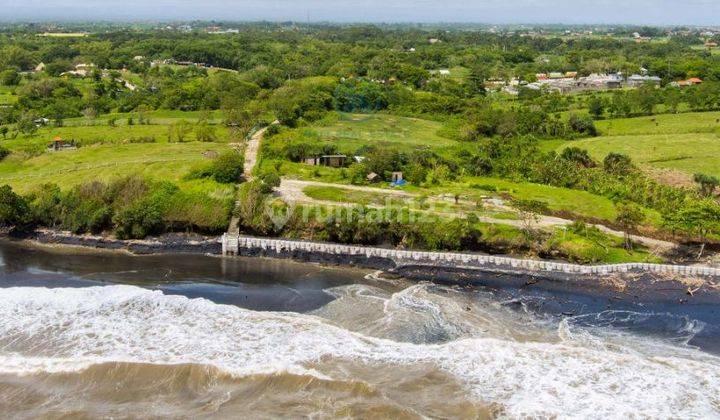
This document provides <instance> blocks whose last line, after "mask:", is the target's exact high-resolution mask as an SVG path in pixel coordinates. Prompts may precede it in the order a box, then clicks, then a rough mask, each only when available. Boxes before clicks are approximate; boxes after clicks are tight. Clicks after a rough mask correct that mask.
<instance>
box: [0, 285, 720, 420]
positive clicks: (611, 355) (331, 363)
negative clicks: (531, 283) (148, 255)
mask: <svg viewBox="0 0 720 420" xmlns="http://www.w3.org/2000/svg"><path fill="white" fill-rule="evenodd" d="M330 292H331V293H333V294H335V295H336V297H337V299H336V300H335V301H333V302H331V303H330V304H328V305H327V306H326V307H324V308H322V309H321V310H319V311H316V313H314V314H312V315H304V314H296V313H279V312H256V311H251V310H246V309H241V308H238V307H234V306H226V305H218V304H215V303H212V302H210V301H208V300H205V299H188V298H185V297H181V296H168V295H164V294H162V293H161V292H158V291H150V290H146V289H142V288H138V287H134V286H105V287H90V288H77V289H46V288H10V289H3V290H2V292H1V294H0V391H5V392H0V394H2V395H3V396H2V397H0V407H3V408H4V409H5V410H13V407H21V406H25V407H37V404H35V402H37V401H39V400H43V399H51V400H53V401H56V402H57V401H59V400H63V401H68V400H70V401H71V402H72V401H73V399H72V398H70V397H69V396H72V395H75V394H76V393H77V392H78V391H77V389H79V388H81V389H83V390H84V391H83V392H81V393H80V394H79V395H84V396H86V397H87V398H85V399H84V400H83V401H76V400H75V401H74V403H68V404H69V405H68V406H66V408H65V411H64V412H65V413H68V412H74V411H73V410H81V409H86V408H87V407H86V406H83V404H85V405H87V404H90V402H89V401H93V399H92V398H91V396H90V395H89V394H88V393H89V392H90V391H88V389H89V388H91V387H90V386H89V385H90V384H92V385H93V387H92V388H93V389H95V391H92V392H100V391H97V390H98V389H99V390H103V389H105V390H106V393H105V394H104V395H105V397H104V399H103V404H99V406H110V407H123V408H124V409H130V410H132V409H136V410H143V407H145V406H144V405H143V404H145V403H146V404H147V407H154V410H156V411H138V414H140V415H172V414H173V413H174V412H173V411H172V409H171V408H165V409H164V410H167V411H157V410H159V409H158V408H157V407H158V406H161V407H168V405H167V404H162V398H163V395H165V394H163V391H162V390H163V389H164V388H163V386H165V387H166V388H168V389H171V390H174V391H173V392H175V394H172V393H171V394H172V395H174V396H175V397H174V398H176V399H181V398H177V395H184V396H185V397H184V398H182V400H183V401H182V403H180V402H178V405H177V406H178V407H183V408H182V409H184V410H187V409H188V404H189V405H191V406H192V407H191V408H192V409H193V410H196V411H190V412H191V413H193V412H194V413H196V414H198V415H202V414H203V413H218V412H222V410H224V409H230V408H232V407H244V408H246V409H247V408H253V407H254V408H257V409H267V410H269V412H272V410H285V411H282V412H285V413H291V414H297V415H313V414H325V415H333V416H336V415H346V416H347V415H350V416H352V415H355V414H358V413H360V412H362V413H364V414H365V415H368V414H369V413H374V414H376V415H378V414H381V413H382V415H387V416H391V415H397V416H403V415H405V416H416V415H419V414H420V413H427V412H430V413H432V412H433V410H439V411H437V412H438V413H442V412H443V411H444V410H450V407H451V406H453V407H455V408H454V409H457V410H461V411H460V412H456V414H457V415H461V416H465V415H474V416H480V417H495V416H501V417H513V418H514V417H518V416H543V417H544V416H558V417H582V418H601V417H602V418H620V417H628V416H633V415H638V414H639V413H642V415H643V416H648V417H680V416H682V417H705V418H707V417H717V416H720V360H719V359H718V358H716V357H714V356H711V355H707V354H705V353H702V352H700V351H698V350H695V349H692V348H688V347H684V346H682V345H670V344H662V346H659V345H658V346H656V345H641V343H655V342H656V341H654V340H655V339H653V338H643V337H637V336H633V335H631V334H625V335H622V334H620V335H618V334H607V335H603V334H601V333H598V331H605V329H603V327H602V326H598V323H591V322H590V321H587V320H583V319H577V320H574V321H568V322H565V321H563V322H561V323H560V325H559V326H558V325H557V324H556V325H555V327H554V328H549V326H548V324H547V322H545V321H543V320H539V321H533V320H530V319H529V318H528V317H527V315H523V314H522V313H518V312H517V311H512V310H511V309H508V308H507V307H506V306H504V305H502V304H493V303H491V302H490V301H489V300H483V299H482V296H474V297H473V298H461V297H459V295H457V294H454V293H455V292H453V291H452V289H449V288H435V287H434V286H430V285H414V286H411V287H409V288H407V289H405V290H402V291H400V292H397V293H387V292H384V291H382V290H380V289H376V288H373V287H370V286H358V285H355V286H346V287H343V288H338V289H332V290H330ZM463 299H465V300H463ZM603 316H606V317H609V315H603ZM617 316H618V314H615V318H614V319H616V320H617V319H618V318H617ZM608 319H609V318H608ZM615 322H617V321H615ZM521 326H524V327H523V328H520V327H521ZM682 328H686V329H692V328H697V326H695V327H693V326H692V325H690V326H683V327H682ZM515 330H518V331H520V332H516V331H515ZM688 331H689V330H688ZM588 337H592V340H588ZM598 340H600V341H601V342H603V345H597V342H598ZM663 343H664V342H663ZM123 378H124V379H123ZM120 379H123V380H124V381H125V382H126V383H128V384H130V385H128V386H129V387H130V388H135V389H137V390H143V389H145V391H144V392H140V391H138V392H135V393H131V394H132V395H129V396H128V395H125V397H124V399H122V401H120V402H119V401H117V399H118V398H119V397H111V396H109V395H112V392H111V391H112V388H113V387H112V384H113V383H118V382H119V383H123V380H120ZM30 383H34V384H36V386H31V385H30ZM38 383H40V384H42V386H40V385H37V384H38ZM53 384H54V385H53ZM73 384H75V385H73ZM82 384H84V385H82ZM51 385H52V386H51ZM48 388H52V392H50V391H47V389H48ZM43 390H44V391H43ZM152 390H156V391H157V392H156V391H152ZM258 390H263V391H262V392H260V391H258ZM299 390H302V392H299ZM168 392H169V391H168ZM178 392H179V393H180V394H177V393H178ZM263 393H265V394H267V395H270V394H273V393H274V394H273V395H275V396H274V397H273V398H274V399H280V398H281V397H282V396H284V399H282V401H280V400H277V401H276V400H274V399H273V398H271V399H270V400H272V401H271V402H272V404H270V403H268V402H266V403H261V402H260V399H258V397H257V396H258V395H262V394H263ZM150 395H153V396H154V397H153V398H158V399H160V401H158V400H152V399H151V397H150ZM267 395H266V396H267ZM58 396H60V397H58ZM97 398H100V397H97ZM149 399H150V400H149ZM293 399H294V400H295V401H294V403H293V404H295V405H293V404H291V402H292V401H293ZM433 399H434V400H435V401H434V402H428V401H430V400H433ZM109 400H110V402H111V403H109V402H108V401H109ZM138 401H141V402H142V403H139V402H138ZM329 401H335V403H330V402H329ZM368 401H374V403H370V402H368ZM131 402H134V403H132V404H131ZM253 404H255V405H253ZM262 404H269V406H268V407H264V406H262ZM297 404H299V405H297ZM44 406H46V407H54V406H53V404H49V403H48V402H47V401H45V402H44ZM263 407H264V408H263ZM291 407H301V408H303V407H304V409H303V411H296V410H300V408H297V409H295V408H291ZM293 410H295V411H293ZM358 410H359V411H358ZM463 410H464V411H463ZM6 412H8V411H6ZM10 412H12V411H10ZM282 412H281V411H277V413H278V414H280V413H282ZM445 412H447V411H445ZM29 413H30V414H31V415H33V414H40V413H36V412H32V411H31V412H29ZM148 413H149V414H148ZM45 414H47V413H45ZM94 414H102V415H107V414H108V413H107V412H101V411H98V412H94Z"/></svg>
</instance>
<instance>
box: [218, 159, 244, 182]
mask: <svg viewBox="0 0 720 420" xmlns="http://www.w3.org/2000/svg"><path fill="white" fill-rule="evenodd" d="M244 163H245V159H244V157H243V155H241V154H240V153H238V152H236V151H230V152H226V153H223V154H221V155H220V156H218V157H217V158H216V159H215V161H213V163H212V166H211V168H210V172H211V174H212V177H213V179H214V180H215V181H217V182H220V183H227V184H229V183H235V182H238V181H239V180H240V177H241V176H242V174H243V164H244Z"/></svg>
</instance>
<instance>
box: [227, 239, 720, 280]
mask: <svg viewBox="0 0 720 420" xmlns="http://www.w3.org/2000/svg"><path fill="white" fill-rule="evenodd" d="M220 242H221V243H222V252H223V255H238V254H239V253H240V250H241V249H260V250H264V251H274V252H277V253H280V252H293V251H303V252H311V253H320V254H329V255H349V256H364V257H366V258H385V259H389V260H392V261H394V262H395V264H397V265H398V266H402V265H413V264H419V265H435V266H438V265H439V266H451V267H472V268H488V267H493V266H494V267H496V268H501V269H516V270H528V271H551V272H559V273H568V274H587V275H592V274H597V275H607V274H614V273H627V272H629V271H644V272H650V273H660V274H674V275H684V276H720V269H719V268H713V267H704V266H687V265H671V264H649V263H624V264H607V265H580V264H568V263H560V262H553V261H542V260H528V259H521V258H510V257H498V256H492V255H479V254H466V253H459V252H428V251H410V250H397V249H387V248H377V247H367V246H357V245H343V244H332V243H323V242H308V241H298V240H289V239H273V238H258V237H251V236H242V235H240V236H236V235H228V234H227V233H226V234H224V235H223V236H222V237H221V238H220Z"/></svg>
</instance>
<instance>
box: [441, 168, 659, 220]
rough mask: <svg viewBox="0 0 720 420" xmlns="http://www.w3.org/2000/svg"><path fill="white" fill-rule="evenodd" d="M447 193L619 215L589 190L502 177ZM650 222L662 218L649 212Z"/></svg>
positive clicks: (471, 181) (470, 181) (473, 180)
mask: <svg viewBox="0 0 720 420" xmlns="http://www.w3.org/2000/svg"><path fill="white" fill-rule="evenodd" d="M442 192H444V193H457V194H460V195H461V196H463V195H467V196H469V198H470V199H476V198H477V197H478V196H480V195H498V194H508V195H510V196H511V197H512V198H514V199H520V200H537V201H542V202H544V203H545V204H547V206H548V208H549V209H550V210H553V211H557V212H568V213H572V214H574V215H578V216H582V217H587V218H592V219H599V220H606V221H609V222H613V221H614V220H615V217H616V216H617V212H616V211H615V204H614V203H613V201H612V200H610V199H609V198H606V197H602V196H599V195H595V194H591V193H589V192H587V191H579V190H572V189H568V188H560V187H552V186H549V185H541V184H533V183H530V182H513V181H508V180H504V179H498V178H487V177H470V178H465V179H463V182H458V183H455V184H453V185H451V186H445V187H443V188H442ZM645 213H646V216H647V222H648V224H650V225H659V224H660V222H661V217H660V215H659V214H658V213H657V212H655V211H653V210H650V209H645Z"/></svg>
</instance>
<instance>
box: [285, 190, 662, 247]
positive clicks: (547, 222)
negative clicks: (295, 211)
mask: <svg viewBox="0 0 720 420" xmlns="http://www.w3.org/2000/svg"><path fill="white" fill-rule="evenodd" d="M306 187H332V188H342V189H346V190H352V191H364V192H370V193H377V194H382V195H393V196H398V197H417V195H416V194H411V193H408V192H406V191H401V190H391V189H385V188H375V187H367V186H358V185H341V184H332V183H328V182H318V181H303V180H297V179H283V180H282V182H281V183H280V187H279V188H278V189H277V190H276V194H277V195H278V197H280V198H282V199H283V200H284V201H285V202H287V203H295V204H316V205H323V206H342V207H353V206H356V205H357V204H355V203H343V202H337V201H329V200H317V199H314V198H312V197H310V196H308V195H307V194H305V192H304V191H303V190H304V189H305V188H306ZM367 207H372V208H383V207H384V206H380V205H368V206H367ZM496 207H497V209H499V210H506V211H507V210H511V211H516V210H515V209H513V208H512V207H510V206H507V205H503V204H500V205H496ZM419 211H421V210H419ZM435 214H437V215H438V216H448V217H464V216H465V213H463V212H449V211H443V212H435ZM479 220H480V221H481V222H484V223H494V224H502V225H509V226H514V227H518V228H524V227H526V222H525V221H523V220H512V219H496V218H492V217H484V216H481V217H479ZM536 220H537V221H536V222H534V223H533V227H535V228H555V227H562V226H567V225H570V224H572V223H573V221H572V220H568V219H562V218H559V217H552V216H542V215H541V216H538V218H537V219H536ZM594 226H595V227H596V228H598V229H599V230H600V231H602V232H604V233H606V234H608V235H613V236H617V237H621V238H622V237H624V235H625V233H624V232H620V231H617V230H613V229H610V228H608V227H607V226H603V225H594ZM630 238H631V239H632V240H633V241H634V242H637V243H639V244H642V245H643V246H646V247H648V248H650V249H652V250H655V251H658V252H661V251H667V250H670V249H673V248H675V246H676V245H675V244H674V243H672V242H666V241H661V240H659V239H653V238H648V237H644V236H638V235H630Z"/></svg>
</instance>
